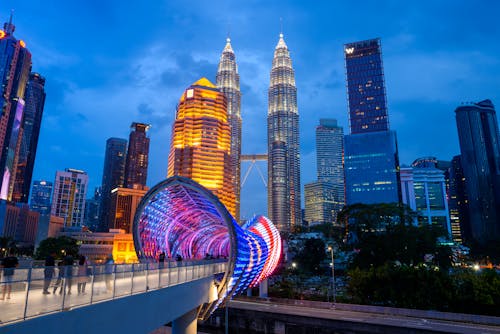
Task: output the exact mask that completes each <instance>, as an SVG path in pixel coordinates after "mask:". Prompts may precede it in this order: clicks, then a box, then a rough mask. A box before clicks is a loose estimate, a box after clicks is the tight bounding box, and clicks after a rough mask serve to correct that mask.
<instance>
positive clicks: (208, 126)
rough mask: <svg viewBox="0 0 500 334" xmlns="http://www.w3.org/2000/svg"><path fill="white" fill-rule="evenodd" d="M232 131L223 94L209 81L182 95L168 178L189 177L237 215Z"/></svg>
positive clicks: (202, 80)
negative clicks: (175, 176)
mask: <svg viewBox="0 0 500 334" xmlns="http://www.w3.org/2000/svg"><path fill="white" fill-rule="evenodd" d="M230 143H231V130H230V126H229V122H228V115H227V103H226V97H225V96H224V94H223V93H222V92H221V91H220V90H219V89H218V88H217V87H215V86H214V85H213V84H212V83H211V82H210V81H208V80H207V79H206V78H202V79H200V80H198V81H196V82H195V83H194V84H192V85H191V86H190V87H189V88H188V89H186V91H185V92H184V93H183V94H182V96H181V98H180V101H179V104H178V107H177V112H176V118H175V122H174V124H173V129H172V142H171V146H170V154H169V156H168V176H169V177H170V176H174V175H180V176H184V177H188V178H190V179H192V180H194V181H196V182H198V183H200V184H201V185H202V186H204V187H205V188H207V189H208V190H210V191H212V192H213V193H214V194H215V196H217V197H218V198H219V199H220V200H221V202H222V203H224V205H225V206H226V208H227V209H228V210H229V212H231V214H233V215H234V214H235V213H236V198H235V197H236V196H235V192H234V182H233V181H234V177H233V175H232V172H233V169H232V167H231V155H230V152H231V146H230Z"/></svg>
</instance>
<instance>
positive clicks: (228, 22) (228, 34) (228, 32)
mask: <svg viewBox="0 0 500 334" xmlns="http://www.w3.org/2000/svg"><path fill="white" fill-rule="evenodd" d="M226 41H227V42H228V43H229V42H231V22H230V21H229V20H228V21H227V38H226Z"/></svg>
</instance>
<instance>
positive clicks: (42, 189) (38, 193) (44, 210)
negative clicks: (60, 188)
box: [30, 181, 52, 215]
mask: <svg viewBox="0 0 500 334" xmlns="http://www.w3.org/2000/svg"><path fill="white" fill-rule="evenodd" d="M51 195H52V182H49V181H34V182H33V188H32V189H31V200H30V209H31V210H33V211H36V212H39V213H40V214H41V215H48V214H50V207H51V205H50V203H51V202H50V200H51Z"/></svg>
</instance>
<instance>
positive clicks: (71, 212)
mask: <svg viewBox="0 0 500 334" xmlns="http://www.w3.org/2000/svg"><path fill="white" fill-rule="evenodd" d="M88 182H89V177H88V175H87V173H85V172H84V171H81V170H77V169H71V168H66V169H65V170H64V171H57V172H56V179H55V182H54V191H53V194H52V210H51V215H53V216H57V217H61V218H64V227H65V228H76V229H78V228H81V226H82V224H83V217H84V213H85V211H84V210H85V196H86V194H87V185H88Z"/></svg>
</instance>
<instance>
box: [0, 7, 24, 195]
mask: <svg viewBox="0 0 500 334" xmlns="http://www.w3.org/2000/svg"><path fill="white" fill-rule="evenodd" d="M14 30H15V26H14V25H13V24H12V16H11V20H10V22H9V23H5V24H4V29H3V30H0V50H1V51H0V82H1V83H2V85H1V88H0V90H1V94H0V106H1V107H2V112H1V115H0V148H1V150H2V151H1V154H0V171H2V177H0V199H5V200H9V201H10V200H12V195H13V192H14V183H15V180H16V175H15V174H16V170H17V163H18V158H19V150H20V148H21V140H22V123H21V122H22V120H23V114H24V105H25V103H24V98H25V90H26V84H27V82H28V78H29V74H30V70H31V53H30V52H29V51H28V49H26V45H25V43H24V42H22V41H21V40H17V39H16V38H15V37H14ZM28 187H29V184H28Z"/></svg>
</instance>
